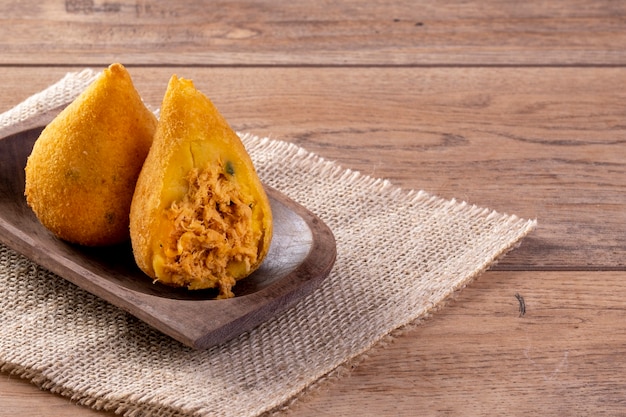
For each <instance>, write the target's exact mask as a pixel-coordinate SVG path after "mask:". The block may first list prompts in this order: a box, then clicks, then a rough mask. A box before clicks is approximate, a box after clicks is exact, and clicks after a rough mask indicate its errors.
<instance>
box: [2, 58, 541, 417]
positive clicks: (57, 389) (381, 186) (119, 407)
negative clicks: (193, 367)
mask: <svg viewBox="0 0 626 417" xmlns="http://www.w3.org/2000/svg"><path fill="white" fill-rule="evenodd" d="M80 74H82V75H80V76H79V83H84V85H85V86H86V85H88V84H89V83H90V82H91V81H92V80H93V79H94V78H95V76H97V75H98V73H96V72H93V71H91V70H85V71H83V72H81V73H80ZM70 75H73V76H76V73H74V74H68V75H67V76H66V78H67V77H69V76H70ZM66 78H64V79H63V80H61V81H59V83H57V84H56V85H61V84H63V83H66V82H67V80H66ZM80 85H82V84H79V85H78V87H75V88H76V90H80V89H81V87H80ZM51 88H52V87H51ZM49 90H50V89H48V90H45V91H43V92H42V93H40V94H38V95H35V96H33V97H31V98H30V99H28V100H26V101H25V102H23V103H22V104H20V105H18V106H16V107H15V108H14V109H12V110H10V111H9V112H6V113H5V114H3V115H0V120H7V119H11V120H14V121H15V118H19V117H22V118H25V119H24V120H22V122H21V123H15V124H10V123H9V124H8V125H7V124H6V123H5V124H0V133H1V135H0V136H8V135H10V134H12V133H16V132H19V131H22V130H26V129H28V128H34V127H37V126H41V125H42V124H45V123H46V122H47V121H49V120H51V118H53V117H54V115H55V114H56V113H58V111H59V110H60V109H62V108H63V107H64V106H65V105H67V103H56V104H55V105H54V106H49V107H48V108H44V109H41V108H40V109H39V110H38V112H35V113H32V112H30V110H29V107H32V106H33V103H42V102H45V100H47V98H46V91H49ZM38 105H39V104H38ZM10 112H12V113H10ZM9 113H10V114H9ZM17 115H21V116H17ZM7 116H9V117H7ZM3 117H4V119H3ZM277 142H278V141H277ZM291 145H292V146H293V147H294V149H296V148H299V147H297V146H296V145H293V144H291ZM299 151H301V152H302V155H304V154H307V155H306V156H307V158H312V159H314V160H316V161H323V158H321V157H319V156H317V155H315V154H311V153H308V152H306V151H305V150H303V149H300V148H299ZM326 162H328V161H326ZM326 169H327V170H326V172H325V174H326V175H327V176H329V177H335V176H340V177H341V179H342V180H350V181H351V182H354V183H355V184H356V185H358V186H365V187H373V188H378V190H376V191H381V192H382V191H384V193H385V194H386V195H387V196H389V197H393V198H407V199H416V200H417V199H419V200H421V199H425V200H433V201H441V199H440V198H438V197H434V196H429V195H428V194H426V193H423V192H421V191H420V192H416V191H412V190H411V191H405V190H402V189H400V188H398V187H395V186H392V185H391V183H390V182H388V181H386V180H382V179H377V178H372V177H368V176H364V175H361V174H360V173H358V172H355V171H351V170H345V169H344V168H342V167H341V166H340V165H338V164H335V163H329V164H328V165H327V166H326ZM448 203H450V204H455V205H458V206H459V207H457V208H458V209H463V210H470V211H471V212H474V211H475V212H474V213H472V214H475V215H477V216H484V217H489V216H491V215H499V216H500V215H502V214H499V213H495V212H491V213H489V211H488V210H486V209H483V208H479V207H476V206H472V207H467V205H466V204H465V203H460V204H459V203H458V202H456V201H454V200H452V201H448ZM502 216H504V215H502ZM521 222H522V220H520V219H518V218H517V217H515V216H512V217H511V219H510V220H509V223H510V224H511V225H512V226H513V225H514V224H517V228H519V229H520V232H519V233H518V234H517V235H516V236H515V237H514V238H511V239H510V241H509V242H508V243H507V244H503V245H502V249H501V250H500V251H499V252H498V253H496V254H494V256H493V257H492V258H491V259H487V260H485V261H484V262H483V264H481V265H480V266H479V267H478V268H476V269H475V270H474V271H473V272H472V273H470V274H468V276H467V277H466V278H465V279H464V280H463V281H461V282H459V283H458V284H457V285H456V286H455V287H454V288H450V289H449V292H448V293H447V296H446V297H445V298H444V299H443V300H441V301H440V302H439V303H437V304H436V305H433V306H431V307H430V308H429V309H428V310H426V311H423V312H422V313H420V314H419V315H418V316H417V317H412V318H408V319H407V320H406V322H404V323H399V324H398V325H396V327H395V328H394V329H391V330H390V331H389V332H387V333H386V334H385V335H383V336H381V337H379V338H378V339H376V340H372V342H371V343H369V344H368V345H366V346H365V347H364V348H362V349H361V350H360V351H358V352H354V354H353V355H352V356H351V357H348V358H346V360H345V361H344V362H342V363H341V364H340V365H338V366H337V367H336V368H334V369H333V370H331V371H330V372H325V373H324V374H322V375H318V376H317V378H314V379H313V382H311V383H309V384H307V385H305V386H303V387H301V389H300V391H299V392H296V393H295V394H294V393H291V394H289V395H287V396H286V397H285V398H284V401H283V402H282V403H281V404H280V405H278V406H272V407H273V408H271V409H269V410H267V411H265V413H264V414H262V415H264V416H270V415H277V414H281V413H283V412H285V411H288V410H290V409H292V408H294V407H296V406H297V404H298V402H300V401H302V400H303V399H304V398H305V397H306V396H308V395H310V394H311V393H313V392H315V391H317V390H319V389H320V388H322V387H324V386H327V385H328V384H332V383H336V382H337V381H339V380H341V379H342V378H344V377H345V376H347V375H349V374H350V373H351V371H352V370H353V369H355V368H356V367H357V366H358V365H359V364H360V363H362V362H363V361H364V360H366V359H367V357H368V356H370V355H371V354H372V353H373V352H376V351H378V350H380V349H384V348H385V346H387V345H388V344H389V343H391V342H393V340H394V339H396V338H397V337H399V336H400V335H402V334H404V333H406V332H407V331H409V330H412V329H413V328H414V327H416V326H418V325H420V324H421V323H422V322H423V321H424V320H426V319H427V318H428V317H430V316H431V315H432V314H434V313H435V312H436V311H438V310H440V309H441V308H443V307H444V306H445V305H446V304H447V303H449V301H450V300H451V299H453V298H454V297H455V295H456V294H458V293H459V291H460V290H461V289H462V288H464V287H466V286H467V285H469V284H470V283H471V282H472V281H473V280H474V279H476V278H477V277H478V276H479V275H480V274H482V273H483V272H484V271H485V270H486V269H488V268H489V267H490V266H491V265H492V264H493V262H495V261H496V260H497V259H499V258H501V257H502V256H503V255H504V254H506V253H507V252H508V251H510V250H512V249H514V248H515V246H516V245H518V244H519V242H520V241H521V240H522V239H523V238H524V237H525V236H526V235H527V234H528V233H530V232H531V231H532V230H533V229H534V228H535V227H536V221H535V220H529V221H525V224H524V225H523V227H521V226H522V225H521V224H520V223H521ZM0 371H2V372H7V373H9V374H11V375H15V376H17V377H20V378H22V379H26V380H29V381H30V382H31V383H33V384H35V385H36V386H38V387H40V388H41V389H45V390H48V391H50V392H52V393H55V394H58V395H61V396H63V397H66V398H69V399H70V400H71V401H74V402H75V403H76V404H80V405H84V406H87V407H90V408H92V409H94V410H103V411H108V412H114V413H116V414H118V415H123V416H127V417H143V416H157V417H179V416H190V415H194V414H193V413H192V414H189V412H182V410H180V409H176V408H173V407H164V406H162V405H158V404H152V403H139V404H138V403H136V402H134V401H130V400H128V401H127V400H125V399H123V398H116V399H106V398H94V397H91V396H89V395H88V394H84V393H80V392H76V391H73V390H71V389H68V388H66V387H64V386H63V385H60V384H57V383H55V382H54V381H52V380H50V379H48V378H46V377H45V376H44V374H43V372H42V371H38V370H33V369H29V368H27V367H23V366H20V365H16V364H11V363H0Z"/></svg>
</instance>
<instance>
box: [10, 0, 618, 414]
mask: <svg viewBox="0 0 626 417" xmlns="http://www.w3.org/2000/svg"><path fill="white" fill-rule="evenodd" d="M206 4H207V3H202V2H199V1H192V0H184V1H180V2H171V1H166V0H130V1H120V2H117V1H103V0H93V1H90V0H89V1H78V0H76V1H73V0H68V1H60V0H54V1H53V0H48V1H35V0H25V1H20V2H18V1H8V2H3V3H2V4H0V23H1V24H0V75H1V76H2V80H1V81H0V85H1V88H2V94H0V111H4V110H7V109H9V108H11V107H12V106H14V105H15V104H17V103H18V102H20V101H21V100H23V99H24V98H26V97H28V96H29V95H31V94H33V93H35V92H37V91H39V90H41V89H42V88H44V87H45V86H47V85H49V84H50V83H52V82H54V81H56V80H58V79H59V78H60V77H61V76H62V75H63V74H64V73H65V72H66V71H70V70H73V69H79V68H83V67H85V66H96V67H98V66H99V67H103V66H106V65H108V64H109V63H111V62H114V61H121V62H123V63H124V64H125V65H126V66H127V67H129V69H130V71H131V74H132V75H133V78H134V80H135V82H136V84H137V87H138V89H139V91H140V92H141V93H142V95H143V96H144V98H145V99H146V101H147V102H148V103H149V104H150V105H152V106H153V107H158V106H159V103H160V100H161V98H162V96H163V93H164V90H165V84H166V81H167V79H168V78H169V76H170V75H171V73H173V72H177V73H179V75H181V76H186V77H189V78H194V80H195V81H196V83H197V84H198V86H199V88H200V89H201V90H202V91H205V92H206V93H207V94H208V95H209V96H210V97H211V98H212V99H213V100H214V101H215V103H216V104H217V106H218V107H219V108H220V110H221V111H222V113H223V114H224V115H225V116H226V118H227V119H228V120H229V121H230V122H231V123H232V124H233V126H234V127H235V128H236V129H238V130H240V131H245V132H251V133H255V134H258V135H261V136H271V137H273V138H277V139H283V140H287V141H290V142H294V143H297V144H299V145H301V146H304V147H305V148H307V149H309V150H311V151H314V152H316V153H318V154H320V155H322V156H324V157H325V158H328V159H331V160H336V161H338V162H339V163H341V164H342V165H344V166H346V167H350V168H353V169H357V170H360V171H362V172H363V173H365V174H367V175H372V176H376V177H385V178H389V179H391V180H392V182H394V183H395V184H397V185H400V186H402V187H405V188H415V189H424V190H426V191H428V192H430V193H432V194H437V195H440V196H442V197H445V198H458V199H460V200H466V201H468V202H470V203H472V204H477V205H480V206H486V207H490V208H494V209H496V210H499V211H504V212H510V213H515V214H518V215H520V216H523V217H527V218H537V219H538V221H539V226H538V229H537V230H536V231H535V232H533V234H532V235H531V236H529V237H528V238H526V239H525V240H524V242H523V244H522V246H521V247H520V248H518V249H516V250H515V251H514V252H512V253H511V254H510V255H509V256H508V257H507V258H505V259H504V260H503V261H501V262H500V263H499V264H498V265H497V266H496V267H495V268H494V269H495V270H492V271H490V272H487V273H485V274H484V275H482V276H481V277H480V279H479V280H478V281H477V282H475V283H473V284H472V285H471V286H469V287H468V288H465V289H464V290H463V291H462V292H460V293H459V294H457V296H456V298H455V299H454V300H452V301H451V302H450V303H449V304H448V305H447V306H446V307H445V308H444V309H442V310H441V311H438V312H436V313H435V314H434V315H433V316H432V317H430V318H429V319H427V320H426V321H424V322H423V323H422V324H421V325H419V326H416V327H414V328H411V329H407V330H406V331H405V332H404V333H403V334H401V335H399V336H398V337H397V338H396V339H395V340H394V341H393V342H392V343H390V344H388V345H387V346H385V347H384V348H380V349H376V350H374V351H372V352H371V353H370V354H369V355H368V356H367V358H365V359H364V360H363V362H362V363H360V364H359V366H358V367H356V368H354V369H353V370H352V371H351V372H350V374H349V375H348V376H346V377H344V378H341V379H340V380H338V381H330V382H328V383H327V384H322V385H321V386H320V387H319V389H318V390H317V391H316V392H314V393H312V394H311V395H308V396H306V397H305V398H303V399H301V400H300V401H298V402H297V403H296V404H294V405H293V408H292V413H291V415H294V416H313V415H315V416H324V415H328V416H330V415H360V416H379V415H398V416H409V415H410V416H412V415H415V410H420V413H421V414H424V415H437V416H447V415H484V416H489V415H494V416H495V415H512V416H528V415H543V416H563V415H572V416H579V415H580V416H582V415H599V416H601V415H607V416H608V415H611V416H613V415H621V414H623V413H624V400H623V399H624V398H625V397H626V392H625V390H624V386H623V379H624V378H623V375H624V372H625V369H624V366H623V359H622V358H623V355H624V346H626V343H625V342H626V327H624V325H623V321H624V320H623V315H624V307H623V304H624V303H623V300H624V298H625V297H626V288H625V287H624V282H626V279H625V278H626V276H625V275H624V274H625V273H626V271H625V270H626V261H625V260H624V259H626V256H625V255H626V246H625V243H626V242H625V238H624V236H626V233H625V232H626V230H625V229H626V210H625V203H626V197H625V196H626V193H625V189H624V188H625V184H626V183H625V182H624V178H625V174H626V173H625V165H624V164H625V162H624V161H626V155H625V153H626V150H625V146H624V144H625V143H624V142H625V141H626V123H625V122H624V120H626V106H625V104H624V103H626V90H625V89H624V87H623V86H624V80H625V79H626V30H624V22H625V20H626V3H624V2H618V1H613V0H600V1H589V0H555V1H551V2H544V1H542V2H540V1H527V2H520V1H514V0H486V1H481V2H478V1H465V0H446V1H438V2H429V1H426V0H416V1H410V0H393V1H385V2H382V1H368V2H362V1H359V0H346V1H341V2H325V1H322V2H312V1H305V0H296V1H290V2H284V1H282V2H281V1H274V2H270V1H263V0H258V1H257V0H242V1H233V2H225V1H219V2H211V6H212V7H207V6H206ZM516 294H517V295H519V296H520V297H522V298H523V300H524V302H525V305H526V313H525V314H524V315H522V316H520V303H519V301H518V298H516ZM3 413H4V414H6V415H12V416H33V417H43V416H46V417H66V416H67V417H68V416H99V415H102V416H104V415H110V416H112V415H113V414H112V413H99V412H95V411H93V410H90V409H87V408H84V407H79V406H76V405H75V404H72V402H71V401H70V400H68V399H67V398H62V397H59V396H57V395H53V394H50V393H48V392H44V391H39V390H38V388H36V387H34V386H32V385H30V384H27V383H24V382H21V381H19V380H16V377H15V376H9V375H7V374H6V373H3V374H1V377H0V415H3Z"/></svg>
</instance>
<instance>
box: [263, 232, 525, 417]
mask: <svg viewBox="0 0 626 417" xmlns="http://www.w3.org/2000/svg"><path fill="white" fill-rule="evenodd" d="M536 227H537V220H529V221H527V222H526V225H525V227H524V229H523V230H522V233H521V234H520V236H519V238H518V239H517V240H514V241H512V242H511V243H510V244H509V246H507V247H505V248H503V249H502V251H501V252H500V253H498V254H496V255H495V256H494V257H493V260H492V261H491V263H487V264H486V265H485V266H484V267H483V268H482V269H479V270H476V271H475V272H474V274H472V275H471V276H468V277H467V279H465V280H464V281H463V282H461V283H459V285H458V286H457V287H455V288H451V292H450V294H449V295H448V296H447V297H446V298H445V299H443V300H441V301H440V302H439V303H438V304H437V305H435V306H433V307H432V308H431V309H430V310H428V311H426V312H425V313H424V314H422V315H421V316H419V317H417V318H414V319H412V320H409V321H408V322H407V323H404V324H401V325H400V326H398V327H396V328H395V329H392V330H391V331H390V332H389V333H388V334H386V335H385V336H383V337H381V338H380V339H378V340H375V341H373V342H372V344H371V345H369V346H368V347H366V348H365V349H364V350H363V351H362V352H360V353H357V354H356V355H355V356H353V357H352V358H348V359H347V360H346V361H345V362H344V363H342V364H341V365H339V366H338V367H337V368H335V369H333V370H332V371H330V372H329V373H327V374H325V375H323V376H321V377H320V378H318V379H317V380H316V381H314V382H313V383H311V384H310V385H308V386H307V387H305V388H304V389H303V390H302V391H300V392H299V393H297V394H295V395H294V396H293V397H291V398H290V399H289V400H288V401H286V402H285V403H283V404H281V405H280V406H278V407H275V408H273V409H271V410H269V411H267V412H265V413H263V414H261V415H260V416H259V417H280V415H283V414H285V413H287V412H290V411H297V409H298V407H299V406H300V405H301V403H303V404H304V403H305V402H306V400H307V398H310V397H311V396H312V395H315V394H316V393H320V392H323V391H324V390H326V389H327V388H328V387H329V386H331V385H334V384H337V383H339V382H341V380H342V379H344V378H346V377H349V376H350V375H351V374H352V372H353V371H354V370H355V369H356V368H358V367H359V366H360V365H361V364H362V363H364V362H366V361H367V359H368V358H369V357H371V356H373V355H375V354H376V353H378V352H380V351H382V350H384V349H385V348H386V347H387V346H389V345H390V344H392V343H393V342H394V341H395V340H396V339H398V338H400V337H402V336H404V335H406V334H409V333H411V332H413V331H415V330H416V329H417V328H418V327H420V326H421V325H422V324H423V323H424V322H426V321H427V320H430V319H432V318H433V317H434V316H435V315H436V314H437V312H439V311H441V310H443V309H445V308H446V307H447V306H448V305H449V304H450V303H452V302H453V301H454V300H455V299H456V298H457V297H458V296H459V295H460V294H461V291H462V290H463V289H464V288H466V287H467V286H469V285H471V284H472V282H474V281H476V280H477V279H478V278H479V277H480V276H481V275H482V274H484V273H485V272H486V271H488V270H489V269H490V268H492V267H493V266H495V265H496V264H497V263H498V261H500V260H501V259H503V258H504V257H505V256H506V255H507V254H508V253H509V252H511V251H513V250H515V249H516V248H518V247H519V246H520V245H521V244H522V241H523V239H524V238H525V237H526V236H527V235H528V234H530V233H531V232H533V231H534V230H535V228H536Z"/></svg>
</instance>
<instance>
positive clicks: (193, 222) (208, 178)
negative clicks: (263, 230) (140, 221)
mask: <svg viewBox="0 0 626 417" xmlns="http://www.w3.org/2000/svg"><path fill="white" fill-rule="evenodd" d="M228 177H229V174H228V173H227V172H225V170H224V168H223V167H222V166H212V167H209V168H207V169H204V170H199V169H193V170H191V171H190V172H189V174H188V176H187V178H186V180H187V182H188V186H189V188H188V192H187V194H186V195H185V196H184V198H183V199H182V200H181V201H178V202H174V203H173V204H172V205H171V207H170V208H169V210H168V211H167V217H168V221H169V222H171V223H170V224H173V225H174V227H173V230H172V232H171V233H170V236H169V241H168V242H167V244H166V245H164V254H165V257H166V258H165V265H164V272H166V273H167V274H168V275H169V276H170V279H171V281H172V283H173V284H176V285H179V286H186V287H188V288H190V289H201V288H219V290H220V295H219V297H220V298H228V297H232V296H233V293H232V290H231V288H232V286H233V285H235V281H236V279H237V278H241V276H234V274H233V270H237V271H238V272H237V275H241V271H242V270H243V271H244V274H245V275H247V274H248V273H249V272H250V269H251V265H254V264H255V263H256V261H257V258H258V241H259V236H255V233H254V231H253V227H252V208H251V204H250V203H249V202H246V201H245V200H244V198H243V195H242V192H241V190H240V189H239V186H238V184H237V183H236V182H234V181H231V180H229V178H228ZM257 234H258V233H257ZM235 264H236V268H234V267H233V265H235Z"/></svg>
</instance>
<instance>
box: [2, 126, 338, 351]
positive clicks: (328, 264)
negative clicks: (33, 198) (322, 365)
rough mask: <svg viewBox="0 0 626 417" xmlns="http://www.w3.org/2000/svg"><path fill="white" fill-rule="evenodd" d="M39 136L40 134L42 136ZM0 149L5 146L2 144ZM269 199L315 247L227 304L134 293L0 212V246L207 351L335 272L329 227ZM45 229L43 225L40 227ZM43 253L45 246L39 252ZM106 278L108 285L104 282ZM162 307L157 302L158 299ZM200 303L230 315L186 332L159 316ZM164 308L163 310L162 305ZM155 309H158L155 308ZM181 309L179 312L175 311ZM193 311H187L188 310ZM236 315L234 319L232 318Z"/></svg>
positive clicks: (283, 200)
mask: <svg viewBox="0 0 626 417" xmlns="http://www.w3.org/2000/svg"><path fill="white" fill-rule="evenodd" d="M41 129H43V127H37V128H32V129H25V130H23V131H20V132H16V133H12V134H11V135H8V136H5V137H2V138H0V141H2V142H5V139H6V140H10V138H12V137H14V136H19V135H25V134H35V133H34V132H35V131H41ZM37 136H38V134H37ZM0 146H1V145H0ZM264 187H265V189H266V192H267V194H268V197H269V198H270V200H274V202H276V203H278V204H281V205H283V206H285V207H286V208H287V209H288V210H291V211H292V212H293V213H295V214H296V215H297V216H298V217H300V218H301V219H302V220H303V221H304V223H305V224H306V225H307V227H308V228H309V229H310V232H311V236H312V244H311V247H310V250H309V252H308V254H307V255H306V257H305V258H304V259H303V260H302V262H301V263H300V264H299V265H298V266H297V267H296V268H295V269H294V270H293V271H291V272H290V273H288V274H287V275H286V276H284V277H283V278H280V279H279V280H277V282H274V283H272V284H270V285H269V286H267V287H265V288H262V289H260V290H259V291H256V292H253V293H251V294H246V295H240V296H237V297H235V298H230V299H226V300H181V299H174V298H162V297H158V296H156V295H152V294H147V293H144V292H141V291H135V290H132V289H130V288H127V287H124V286H122V285H120V284H117V283H115V282H112V281H107V280H106V278H103V277H102V276H99V275H97V274H94V272H93V271H92V270H89V269H87V268H85V267H83V266H82V265H80V264H77V263H75V262H72V260H71V259H68V258H67V257H64V256H61V255H58V254H56V253H48V252H46V251H45V250H37V248H38V246H37V243H38V241H37V239H35V238H33V237H32V236H30V235H29V234H28V233H24V232H23V231H22V229H20V228H19V227H15V226H14V225H13V224H12V223H10V222H8V221H7V220H6V219H5V218H4V217H3V216H2V213H1V212H0V242H1V243H3V244H5V245H6V246H8V247H10V248H11V249H13V250H15V251H16V252H18V253H20V254H22V255H23V256H25V257H26V258H28V259H30V260H31V261H33V262H35V263H37V264H38V265H40V266H42V267H44V268H46V269H48V270H49V271H50V272H53V273H55V274H56V275H58V276H59V277H61V278H63V279H65V280H67V281H69V282H71V283H73V284H74V285H76V286H78V287H80V288H82V289H83V290H85V291H87V292H89V293H91V294H93V295H95V296H97V297H99V298H101V299H103V300H105V301H106V302H109V303H110V304H113V305H115V306H117V307H118V308H121V309H122V310H124V311H126V312H128V313H130V314H131V315H133V316H135V317H137V318H138V319H139V320H141V321H143V322H145V323H147V324H148V325H150V326H152V327H153V328H155V329H157V330H159V331H160V332H162V333H164V334H166V335H168V336H170V337H172V338H174V339H176V340H178V341H179V342H181V343H183V344H184V345H186V346H189V347H192V348H194V349H207V348H209V347H212V346H214V345H217V344H220V343H224V342H226V341H228V340H230V339H232V338H234V337H236V336H238V335H240V334H242V333H244V332H246V331H249V330H251V329H252V328H254V327H256V326H258V325H259V324H261V323H263V322H265V321H267V320H269V319H270V318H271V317H273V316H275V315H277V314H279V313H280V312H282V311H284V310H286V309H287V308H289V307H291V306H292V305H293V304H295V303H296V302H297V301H298V300H300V299H301V298H303V297H304V296H306V295H308V294H309V293H311V292H312V291H313V290H314V289H315V288H317V287H318V286H319V284H320V283H321V282H322V281H323V280H324V279H326V277H327V276H328V275H329V274H330V271H331V270H332V268H333V266H334V263H335V260H336V256H337V250H336V242H335V237H334V235H333V233H332V231H331V230H330V228H329V227H328V226H327V225H326V224H325V223H324V222H323V221H322V220H321V219H320V218H319V217H318V216H317V215H315V214H314V213H312V212H311V211H309V210H308V209H306V208H305V207H304V206H302V205H300V204H298V203H296V202H295V201H293V200H292V199H290V198H289V197H287V196H285V195H284V194H282V193H280V192H279V191H278V190H276V189H274V188H273V187H270V186H267V185H264ZM41 227H42V228H43V226H41ZM39 249H41V248H39ZM103 280H105V281H103ZM157 297H158V299H159V303H156V304H155V303H153V302H151V301H154V298H157ZM188 303H195V304H196V306H195V307H196V308H197V307H198V306H200V307H201V308H202V309H204V310H205V312H206V313H218V314H219V315H220V317H230V318H228V319H221V320H218V321H216V322H215V323H214V324H213V325H211V326H209V327H210V328H209V327H205V328H194V329H192V331H190V329H188V328H187V329H185V328H183V324H184V323H183V319H184V317H182V316H184V314H174V315H168V316H165V317H164V316H162V315H159V314H161V313H162V310H164V306H168V305H169V311H170V312H171V311H178V309H179V308H181V307H184V308H188V307H187V306H186V304H188ZM159 306H161V307H159ZM155 307H158V308H156V309H155ZM174 307H177V308H174ZM185 312H188V310H185ZM233 315H234V316H233Z"/></svg>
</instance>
